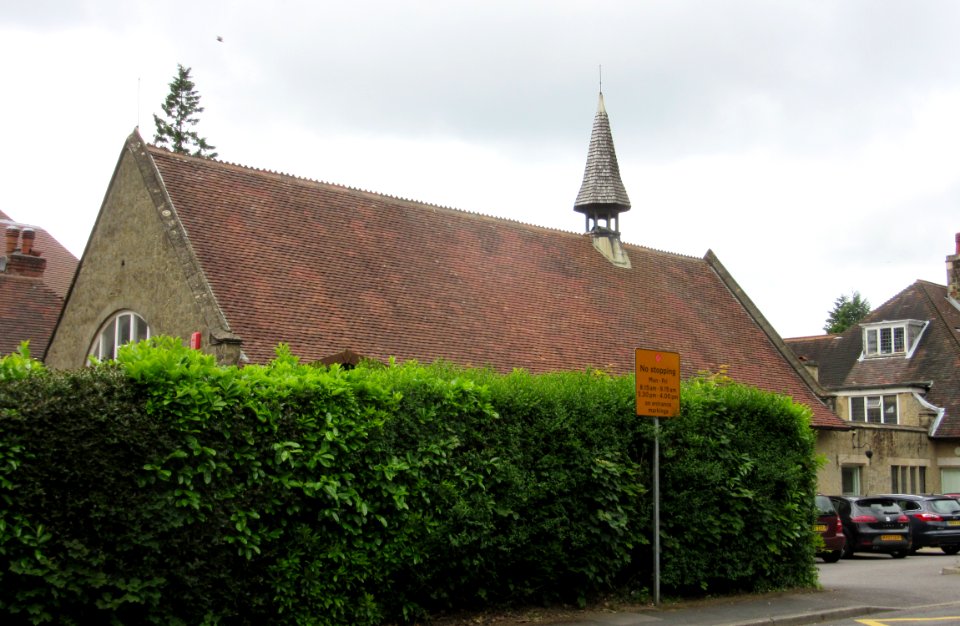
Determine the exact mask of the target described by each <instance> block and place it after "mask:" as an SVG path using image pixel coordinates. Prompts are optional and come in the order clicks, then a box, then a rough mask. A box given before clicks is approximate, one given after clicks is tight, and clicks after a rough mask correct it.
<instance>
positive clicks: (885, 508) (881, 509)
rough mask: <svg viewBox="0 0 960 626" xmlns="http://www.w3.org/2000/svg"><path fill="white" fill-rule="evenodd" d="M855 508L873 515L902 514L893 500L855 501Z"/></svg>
mask: <svg viewBox="0 0 960 626" xmlns="http://www.w3.org/2000/svg"><path fill="white" fill-rule="evenodd" d="M857 507H859V508H861V509H866V510H868V511H870V512H871V513H873V514H874V515H894V514H898V513H902V512H903V511H902V510H901V509H900V506H899V505H898V504H897V503H896V502H894V501H893V500H887V499H883V500H857Z"/></svg>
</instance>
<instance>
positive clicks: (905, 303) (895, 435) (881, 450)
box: [786, 234, 960, 494]
mask: <svg viewBox="0 0 960 626" xmlns="http://www.w3.org/2000/svg"><path fill="white" fill-rule="evenodd" d="M786 341H787V344H788V345H789V346H790V347H791V349H793V351H794V352H795V353H796V354H797V355H798V356H799V357H800V358H801V360H802V361H803V362H804V363H806V364H807V366H808V367H809V368H810V370H811V372H813V373H814V374H815V375H816V376H817V378H818V380H819V382H820V384H821V385H822V386H823V387H824V388H825V389H826V390H827V391H828V392H829V393H830V394H831V395H832V396H833V397H834V398H835V406H836V411H837V414H838V415H839V416H840V417H841V418H842V419H844V420H845V421H847V423H848V424H849V425H850V426H851V427H853V430H852V431H851V432H850V434H849V435H848V440H847V441H843V439H842V438H836V440H835V443H836V447H835V448H833V449H829V450H827V451H826V452H827V454H828V458H829V459H830V461H831V463H833V464H836V465H839V466H840V468H841V470H840V482H838V483H836V484H834V485H831V486H830V487H831V488H830V489H829V490H830V491H831V492H833V493H841V492H842V493H849V494H860V493H880V492H897V493H899V492H909V493H929V492H941V493H952V492H960V234H957V235H956V250H955V253H954V254H952V255H949V256H947V285H946V286H944V285H937V284H934V283H931V282H927V281H924V280H918V281H916V282H915V283H913V284H912V285H910V286H909V287H907V288H906V289H904V290H903V291H901V292H900V293H898V294H897V295H895V296H894V297H893V298H891V299H890V300H889V301H887V302H885V303H884V304H882V305H881V306H879V307H878V308H877V309H875V310H874V311H872V312H871V313H870V314H869V315H868V316H867V317H865V318H864V319H863V320H861V322H860V324H859V325H856V326H853V327H851V328H848V329H847V330H846V331H844V332H843V333H840V334H835V335H818V336H816V337H800V338H794V339H787V340H786ZM823 487H824V486H823V485H821V488H823Z"/></svg>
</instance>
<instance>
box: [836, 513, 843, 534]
mask: <svg viewBox="0 0 960 626" xmlns="http://www.w3.org/2000/svg"><path fill="white" fill-rule="evenodd" d="M842 532H843V520H842V519H840V518H839V517H838V518H837V533H842Z"/></svg>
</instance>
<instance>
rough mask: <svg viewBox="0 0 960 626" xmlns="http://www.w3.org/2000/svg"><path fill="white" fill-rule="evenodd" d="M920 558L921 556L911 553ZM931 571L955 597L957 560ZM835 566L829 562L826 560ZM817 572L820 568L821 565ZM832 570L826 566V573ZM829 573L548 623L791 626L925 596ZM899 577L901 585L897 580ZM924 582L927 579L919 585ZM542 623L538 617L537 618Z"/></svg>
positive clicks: (935, 564)
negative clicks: (756, 590)
mask: <svg viewBox="0 0 960 626" xmlns="http://www.w3.org/2000/svg"><path fill="white" fill-rule="evenodd" d="M911 558H922V557H911ZM931 565H932V566H933V567H934V569H933V570H932V571H933V572H934V574H935V575H936V576H937V577H938V578H940V577H943V578H941V580H942V581H943V583H942V584H938V585H937V586H938V587H941V590H939V591H938V592H937V595H938V596H939V598H940V600H941V601H942V600H945V599H947V600H955V599H956V591H955V590H956V589H957V588H958V587H960V578H954V576H955V575H960V562H958V561H956V560H955V559H950V560H949V562H946V560H944V561H940V562H933V561H932V562H931ZM827 567H835V566H827ZM821 571H822V572H823V571H824V570H821ZM833 571H836V570H830V572H831V573H832V572H833ZM827 578H831V580H832V582H830V581H827V582H824V577H823V576H821V581H822V584H823V589H821V590H814V591H801V592H784V593H771V594H758V595H749V596H737V597H732V598H723V599H712V600H701V601H693V602H683V603H679V604H676V605H672V604H669V603H665V604H662V605H661V606H659V607H649V608H638V609H631V610H618V611H612V610H611V611H609V612H608V611H592V612H584V613H580V614H578V615H577V616H576V617H574V618H571V619H569V620H565V621H562V622H553V624H558V625H559V624H563V625H564V626H657V625H663V626H674V625H680V624H682V625H684V626H761V625H765V626H769V625H771V624H776V625H779V626H795V625H800V624H817V623H823V622H828V621H834V620H843V619H846V618H852V617H861V616H866V615H870V614H873V613H880V612H886V611H891V610H897V609H900V608H904V607H905V606H906V605H908V604H909V603H910V602H911V601H912V600H915V601H916V602H915V603H916V604H921V603H923V602H925V601H929V600H930V599H931V598H927V597H914V596H911V595H910V593H909V592H907V590H906V589H903V588H901V591H903V592H905V593H901V594H896V593H889V589H887V590H884V589H877V588H870V587H867V586H863V585H862V584H860V583H859V582H858V581H851V582H850V584H847V583H846V582H845V581H844V580H843V579H842V578H833V577H831V576H827ZM899 583H900V584H901V585H902V583H903V581H902V580H900V581H899ZM924 586H925V588H929V585H926V584H925V585H924ZM943 589H953V590H954V592H953V593H952V594H949V595H946V596H945V595H943ZM540 623H541V624H543V622H540Z"/></svg>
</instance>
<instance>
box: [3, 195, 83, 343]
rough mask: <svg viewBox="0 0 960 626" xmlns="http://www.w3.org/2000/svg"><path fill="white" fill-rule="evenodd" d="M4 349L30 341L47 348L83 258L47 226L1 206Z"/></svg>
mask: <svg viewBox="0 0 960 626" xmlns="http://www.w3.org/2000/svg"><path fill="white" fill-rule="evenodd" d="M0 226H2V227H3V231H4V248H3V255H2V256H0V355H4V354H9V353H11V352H13V351H15V350H16V349H17V348H18V347H19V345H20V343H21V342H23V341H29V342H30V350H31V353H32V354H33V355H35V356H40V355H42V354H43V353H44V351H45V350H46V348H47V343H48V342H49V341H50V336H51V334H52V333H53V328H54V326H55V325H56V322H57V316H58V315H59V314H60V309H61V307H62V306H63V298H64V296H65V295H66V293H67V290H68V288H69V286H70V281H71V280H72V279H73V272H74V270H76V267H77V259H76V257H74V256H73V255H72V254H70V252H68V251H67V249H66V248H64V247H63V246H62V245H60V243H59V242H58V241H57V240H56V239H54V238H53V237H52V236H51V235H50V234H49V233H48V232H47V231H46V230H44V229H42V228H39V227H37V226H32V225H29V224H24V223H22V222H17V221H15V220H13V219H11V218H10V217H9V216H8V215H7V214H6V213H4V212H3V211H0Z"/></svg>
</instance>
